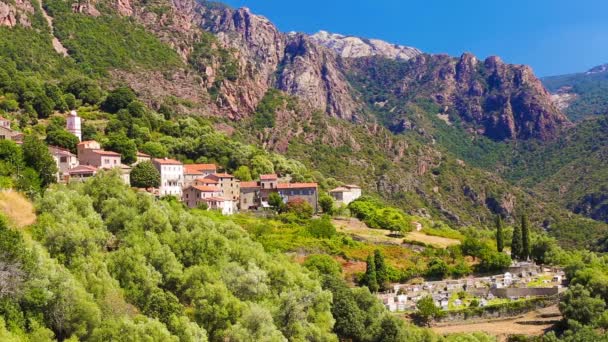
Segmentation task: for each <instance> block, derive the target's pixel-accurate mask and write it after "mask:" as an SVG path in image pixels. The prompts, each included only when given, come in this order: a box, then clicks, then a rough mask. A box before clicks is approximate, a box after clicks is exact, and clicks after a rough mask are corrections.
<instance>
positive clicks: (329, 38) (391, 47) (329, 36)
mask: <svg viewBox="0 0 608 342" xmlns="http://www.w3.org/2000/svg"><path fill="white" fill-rule="evenodd" d="M310 38H311V39H312V40H313V41H314V42H315V43H317V44H320V45H323V46H325V47H327V48H329V49H331V50H333V51H335V52H336V53H337V54H338V55H339V56H341V57H344V58H359V57H371V56H382V57H386V58H391V59H401V60H409V59H411V58H413V57H416V56H418V55H420V54H422V52H421V51H420V50H418V49H416V48H413V47H409V46H402V45H395V44H390V43H387V42H385V41H383V40H379V39H363V38H359V37H353V36H344V35H341V34H336V33H329V32H326V31H319V32H318V33H315V34H314V35H312V36H310Z"/></svg>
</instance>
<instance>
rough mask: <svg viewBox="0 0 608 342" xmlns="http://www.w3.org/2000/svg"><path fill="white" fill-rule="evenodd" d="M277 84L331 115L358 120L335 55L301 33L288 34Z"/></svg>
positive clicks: (353, 101)
mask: <svg viewBox="0 0 608 342" xmlns="http://www.w3.org/2000/svg"><path fill="white" fill-rule="evenodd" d="M276 86H277V87H278V88H279V89H281V90H284V91H287V92H289V93H291V94H293V95H296V96H298V97H300V98H302V99H306V102H307V103H308V104H309V105H310V106H311V107H312V108H318V109H320V110H322V111H325V112H326V113H327V114H329V115H330V116H334V117H338V118H342V119H346V120H351V121H357V120H358V117H357V111H358V109H359V104H358V103H357V102H355V100H354V99H353V97H352V94H353V90H352V89H351V88H350V85H349V83H348V81H347V80H346V78H345V76H344V74H343V72H342V70H341V69H340V65H339V63H338V61H337V59H336V56H335V55H334V54H333V53H332V52H331V51H328V50H327V49H325V48H324V47H322V46H319V45H318V44H315V43H314V42H313V41H312V40H311V38H310V37H308V36H306V35H303V34H292V35H289V36H288V37H287V44H286V47H285V55H284V58H283V61H282V63H281V69H280V70H279V72H278V78H277V81H276Z"/></svg>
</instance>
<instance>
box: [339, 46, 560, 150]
mask: <svg viewBox="0 0 608 342" xmlns="http://www.w3.org/2000/svg"><path fill="white" fill-rule="evenodd" d="M348 72H349V74H350V75H351V80H352V81H353V83H354V84H356V85H357V86H356V88H357V89H358V90H360V91H361V92H362V93H363V94H364V95H365V99H366V101H367V103H368V105H369V106H370V107H372V108H375V110H376V111H384V114H385V117H386V118H387V119H388V120H389V125H391V126H392V127H394V129H393V130H396V131H400V130H403V129H405V128H406V127H407V126H410V125H411V124H410V121H415V120H416V119H415V118H412V116H411V112H412V111H411V108H409V106H410V105H412V104H415V103H417V102H420V101H431V103H432V104H434V105H435V106H434V108H430V109H428V108H427V111H428V110H430V111H431V113H430V114H431V115H438V116H440V117H443V118H444V119H445V120H446V121H447V123H448V124H453V122H454V121H462V122H463V123H464V128H466V129H467V130H468V131H469V132H470V133H472V134H479V135H485V136H487V137H489V138H491V139H494V140H506V139H531V138H536V139H541V140H550V139H552V138H554V137H555V136H556V135H557V133H558V132H559V131H560V130H561V129H562V128H564V127H566V126H568V125H569V123H568V120H567V118H566V117H565V116H564V115H563V114H561V112H560V111H559V110H558V108H557V107H556V106H555V105H554V104H553V103H552V101H551V98H550V95H549V93H548V92H547V91H546V90H545V88H544V87H543V85H542V84H541V82H540V81H539V80H538V79H537V78H536V77H535V76H534V73H533V72H532V69H530V67H528V66H525V65H510V64H506V63H504V62H503V61H502V60H500V58H498V57H489V58H487V59H486V60H485V61H479V60H478V59H477V58H476V57H475V56H473V55H471V54H468V53H465V54H463V55H462V56H461V57H460V58H453V57H450V56H447V55H426V54H424V55H420V56H417V57H414V58H413V59H411V60H410V61H407V62H403V61H387V60H385V59H381V58H366V59H357V60H354V61H352V62H351V63H349V71H348Z"/></svg>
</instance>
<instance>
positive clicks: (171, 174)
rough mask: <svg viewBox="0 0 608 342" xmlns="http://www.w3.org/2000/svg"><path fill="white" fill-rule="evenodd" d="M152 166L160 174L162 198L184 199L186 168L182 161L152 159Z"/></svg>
mask: <svg viewBox="0 0 608 342" xmlns="http://www.w3.org/2000/svg"><path fill="white" fill-rule="evenodd" d="M152 164H154V166H155V167H156V169H157V170H158V172H159V173H160V187H159V195H160V196H176V197H177V198H182V188H183V187H184V166H183V164H182V163H181V162H180V161H177V160H174V159H169V158H162V159H160V158H158V159H157V158H155V159H152Z"/></svg>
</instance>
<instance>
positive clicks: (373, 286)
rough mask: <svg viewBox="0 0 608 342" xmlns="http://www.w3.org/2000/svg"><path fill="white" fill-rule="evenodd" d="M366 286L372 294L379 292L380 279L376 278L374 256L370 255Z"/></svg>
mask: <svg viewBox="0 0 608 342" xmlns="http://www.w3.org/2000/svg"><path fill="white" fill-rule="evenodd" d="M364 280H365V285H367V288H368V289H369V290H370V291H371V292H378V289H379V286H378V279H377V277H376V262H375V260H374V256H373V255H372V254H370V255H369V256H368V257H367V269H366V270H365V279H364Z"/></svg>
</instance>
